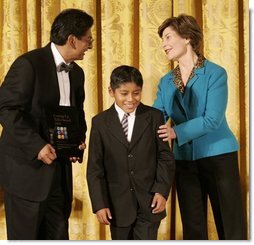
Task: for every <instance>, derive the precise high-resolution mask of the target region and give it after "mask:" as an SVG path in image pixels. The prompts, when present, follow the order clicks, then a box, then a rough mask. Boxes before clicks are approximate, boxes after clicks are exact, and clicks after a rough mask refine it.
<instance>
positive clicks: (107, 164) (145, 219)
mask: <svg viewBox="0 0 254 245" xmlns="http://www.w3.org/2000/svg"><path fill="white" fill-rule="evenodd" d="M110 80H111V81H110V87H109V93H110V95H111V96H112V97H114V99H115V103H114V104H113V105H112V106H111V107H110V108H109V109H108V110H106V111H104V112H102V113H100V114H99V115H97V116H95V117H94V118H93V119H92V129H91V135H90V143H89V155H88V165H87V181H88V188H89V194H90V198H91V202H92V208H93V212H94V213H96V216H97V218H98V220H99V222H100V223H102V224H105V225H110V231H111V237H112V239H113V240H132V239H134V240H154V239H157V232H158V228H159V225H160V221H161V219H163V218H164V217H165V216H166V211H165V205H166V200H167V197H168V195H169V191H170V188H171V185H172V181H173V176H174V171H175V162H174V157H173V154H172V152H171V150H170V147H169V145H168V142H163V141H162V140H161V139H160V138H159V137H158V133H157V130H158V128H159V125H161V124H162V123H163V122H164V119H163V115H162V113H161V112H160V111H159V110H157V109H154V108H152V107H149V106H146V105H144V104H142V103H141V102H140V101H141V91H142V86H143V78H142V75H141V73H140V72H139V70H137V69H136V68H134V67H131V66H126V65H124V66H119V67H117V68H115V69H114V70H113V72H112V74H111V77H110Z"/></svg>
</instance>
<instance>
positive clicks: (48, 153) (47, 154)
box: [37, 144, 57, 165]
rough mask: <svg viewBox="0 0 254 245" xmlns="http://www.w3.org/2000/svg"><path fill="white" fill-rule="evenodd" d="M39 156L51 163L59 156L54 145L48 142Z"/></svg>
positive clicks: (45, 161) (46, 162) (40, 158)
mask: <svg viewBox="0 0 254 245" xmlns="http://www.w3.org/2000/svg"><path fill="white" fill-rule="evenodd" d="M37 158H38V160H41V161H43V162H44V163H45V164H47V165H50V164H52V163H53V161H54V160H55V159H56V158H57V155H56V151H55V149H54V148H53V146H52V145H50V144H47V145H45V146H44V147H43V148H42V149H41V150H40V152H39V154H38V157H37Z"/></svg>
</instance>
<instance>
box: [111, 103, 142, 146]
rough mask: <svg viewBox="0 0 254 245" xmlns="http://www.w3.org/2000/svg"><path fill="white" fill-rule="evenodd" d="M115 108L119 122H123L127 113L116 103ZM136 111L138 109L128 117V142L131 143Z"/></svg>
mask: <svg viewBox="0 0 254 245" xmlns="http://www.w3.org/2000/svg"><path fill="white" fill-rule="evenodd" d="M115 108H116V111H117V113H118V117H119V120H120V122H121V121H122V119H123V116H124V114H125V112H124V111H123V110H122V109H121V108H120V107H119V106H118V105H117V104H116V103H115ZM136 110H137V108H136V109H135V110H134V111H133V112H131V113H130V115H129V116H128V136H127V140H128V142H131V137H132V132H133V127H134V122H135V119H136Z"/></svg>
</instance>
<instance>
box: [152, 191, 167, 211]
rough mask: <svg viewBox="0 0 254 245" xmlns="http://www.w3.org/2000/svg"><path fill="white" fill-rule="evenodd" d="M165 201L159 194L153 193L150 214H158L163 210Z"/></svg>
mask: <svg viewBox="0 0 254 245" xmlns="http://www.w3.org/2000/svg"><path fill="white" fill-rule="evenodd" d="M166 202H167V201H166V199H165V198H164V196H162V195H161V194H160V193H155V195H154V197H153V201H152V205H151V207H152V208H153V210H152V213H153V214H158V213H161V212H162V211H164V210H165V208H166Z"/></svg>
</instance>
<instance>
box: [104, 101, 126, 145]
mask: <svg viewBox="0 0 254 245" xmlns="http://www.w3.org/2000/svg"><path fill="white" fill-rule="evenodd" d="M106 123H107V127H108V129H109V132H110V133H111V134H112V135H113V136H114V137H115V138H116V139H117V140H118V141H119V142H120V143H121V144H123V145H124V146H126V147H127V148H128V147H129V143H128V141H127V139H126V137H125V135H124V133H123V129H122V125H121V123H120V121H119V117H118V114H117V111H116V109H115V106H114V105H112V106H111V107H110V108H109V110H108V115H107V118H106Z"/></svg>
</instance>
